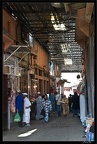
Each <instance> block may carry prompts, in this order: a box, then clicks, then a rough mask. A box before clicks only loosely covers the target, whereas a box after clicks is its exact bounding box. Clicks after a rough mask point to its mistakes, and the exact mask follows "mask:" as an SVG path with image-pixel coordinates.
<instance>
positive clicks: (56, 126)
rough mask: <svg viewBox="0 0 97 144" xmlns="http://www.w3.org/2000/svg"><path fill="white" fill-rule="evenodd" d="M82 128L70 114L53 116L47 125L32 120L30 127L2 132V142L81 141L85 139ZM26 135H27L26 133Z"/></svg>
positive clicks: (77, 119)
mask: <svg viewBox="0 0 97 144" xmlns="http://www.w3.org/2000/svg"><path fill="white" fill-rule="evenodd" d="M34 129H37V130H36V131H35V132H33V133H30V135H29V136H25V137H18V135H20V134H23V133H26V132H28V131H30V132H31V131H32V130H34ZM84 130H85V129H84V127H83V126H82V125H81V121H80V119H79V118H78V117H72V113H70V114H68V115H67V116H65V117H64V116H61V117H57V116H56V114H53V115H52V116H51V117H50V120H49V123H45V121H44V119H43V120H32V121H31V126H30V127H26V126H25V127H23V128H20V127H17V126H15V127H14V128H12V129H11V130H7V131H3V140H2V141H81V142H84V141H85V140H86V138H82V137H81V136H83V135H84V132H83V131H84ZM27 134H28V133H27Z"/></svg>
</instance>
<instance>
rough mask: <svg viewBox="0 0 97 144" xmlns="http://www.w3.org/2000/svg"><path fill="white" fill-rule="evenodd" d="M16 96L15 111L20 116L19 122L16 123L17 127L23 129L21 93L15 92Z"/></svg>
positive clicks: (22, 100)
mask: <svg viewBox="0 0 97 144" xmlns="http://www.w3.org/2000/svg"><path fill="white" fill-rule="evenodd" d="M17 93H18V95H17V96H16V101H15V103H16V111H17V112H18V113H19V115H20V122H18V126H19V127H23V122H22V121H23V112H24V99H23V95H22V93H21V91H20V90H19V91H17Z"/></svg>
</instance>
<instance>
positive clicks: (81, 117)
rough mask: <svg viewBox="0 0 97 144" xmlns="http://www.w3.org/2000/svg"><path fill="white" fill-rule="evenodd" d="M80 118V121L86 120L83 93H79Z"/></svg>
mask: <svg viewBox="0 0 97 144" xmlns="http://www.w3.org/2000/svg"><path fill="white" fill-rule="evenodd" d="M80 119H81V122H82V123H83V122H84V121H85V120H86V103H85V96H84V95H83V94H80Z"/></svg>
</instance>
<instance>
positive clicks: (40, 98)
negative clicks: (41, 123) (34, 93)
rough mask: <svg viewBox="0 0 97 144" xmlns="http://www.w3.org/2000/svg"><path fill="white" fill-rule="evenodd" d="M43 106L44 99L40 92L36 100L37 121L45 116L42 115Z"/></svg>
mask: <svg viewBox="0 0 97 144" xmlns="http://www.w3.org/2000/svg"><path fill="white" fill-rule="evenodd" d="M41 105H42V97H41V93H40V92H38V97H37V99H36V120H39V119H42V118H43V115H41V114H40V113H41Z"/></svg>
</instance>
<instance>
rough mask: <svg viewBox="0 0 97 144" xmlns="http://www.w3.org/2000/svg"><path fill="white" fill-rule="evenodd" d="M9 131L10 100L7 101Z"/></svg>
mask: <svg viewBox="0 0 97 144" xmlns="http://www.w3.org/2000/svg"><path fill="white" fill-rule="evenodd" d="M9 129H10V99H8V130H9Z"/></svg>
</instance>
